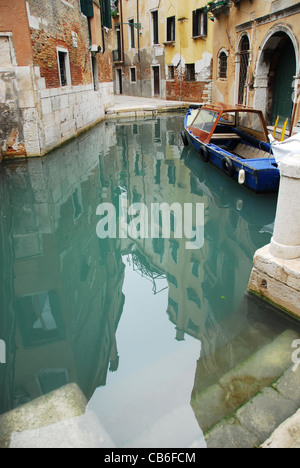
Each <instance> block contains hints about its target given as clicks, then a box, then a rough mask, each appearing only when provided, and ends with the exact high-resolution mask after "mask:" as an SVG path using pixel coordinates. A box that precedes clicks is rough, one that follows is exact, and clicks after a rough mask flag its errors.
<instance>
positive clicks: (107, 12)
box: [100, 0, 112, 29]
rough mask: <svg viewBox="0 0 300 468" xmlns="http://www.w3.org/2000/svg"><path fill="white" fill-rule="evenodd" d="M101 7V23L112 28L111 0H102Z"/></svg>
mask: <svg viewBox="0 0 300 468" xmlns="http://www.w3.org/2000/svg"><path fill="white" fill-rule="evenodd" d="M100 8H101V23H102V26H105V27H106V28H109V29H111V28H112V21H111V4H110V0H100Z"/></svg>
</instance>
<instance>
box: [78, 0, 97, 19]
mask: <svg viewBox="0 0 300 468" xmlns="http://www.w3.org/2000/svg"><path fill="white" fill-rule="evenodd" d="M80 8H81V12H82V13H83V14H84V15H85V16H86V17H87V18H93V16H94V8H93V0H80Z"/></svg>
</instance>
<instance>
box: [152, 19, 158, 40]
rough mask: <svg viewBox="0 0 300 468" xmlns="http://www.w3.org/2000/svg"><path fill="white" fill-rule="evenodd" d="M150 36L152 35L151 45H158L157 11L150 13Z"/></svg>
mask: <svg viewBox="0 0 300 468" xmlns="http://www.w3.org/2000/svg"><path fill="white" fill-rule="evenodd" d="M152 34H153V44H155V45H156V44H159V37H158V11H157V10H156V11H152Z"/></svg>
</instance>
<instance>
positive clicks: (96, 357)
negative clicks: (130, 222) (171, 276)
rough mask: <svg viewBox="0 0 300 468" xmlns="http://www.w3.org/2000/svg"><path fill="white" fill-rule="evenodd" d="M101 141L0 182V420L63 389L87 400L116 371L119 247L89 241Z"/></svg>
mask: <svg viewBox="0 0 300 468" xmlns="http://www.w3.org/2000/svg"><path fill="white" fill-rule="evenodd" d="M106 136H107V133H105V132H104V128H103V127H99V128H98V129H97V131H95V132H94V133H92V134H91V133H90V134H89V135H85V136H83V137H82V138H80V139H78V140H76V141H74V142H72V143H71V144H70V145H68V146H66V147H64V148H63V149H61V150H60V151H59V152H57V153H54V154H53V155H52V156H51V157H49V158H46V159H43V160H34V161H29V162H28V165H24V166H19V167H17V168H14V167H13V166H8V167H7V168H6V170H5V173H4V174H2V177H1V184H0V186H1V188H2V192H3V193H1V195H2V196H1V215H2V216H3V217H7V218H9V222H6V223H5V226H6V232H3V233H2V232H1V252H0V255H1V290H2V292H1V310H2V311H4V312H5V313H4V314H3V313H2V314H1V318H0V321H1V332H3V333H4V335H5V336H4V337H3V338H5V340H6V343H7V352H8V354H7V365H6V366H5V367H4V366H2V368H1V374H0V378H1V390H0V392H1V398H0V402H1V404H0V411H1V412H3V411H7V410H9V409H11V408H13V407H15V406H18V405H20V404H22V403H25V402H27V401H29V400H31V399H33V398H36V397H38V396H40V395H41V394H45V393H48V392H49V391H51V390H53V389H55V388H58V387H60V386H62V385H64V384H66V383H69V382H77V383H78V385H79V386H80V387H81V389H82V390H83V391H84V393H85V394H86V396H87V398H90V397H91V395H92V394H93V392H94V390H95V388H96V387H99V386H100V385H104V384H105V382H106V374H107V371H108V368H110V370H112V371H115V370H116V369H117V367H118V351H117V345H116V339H115V332H116V329H117V326H118V322H119V319H120V316H121V313H122V310H123V304H124V296H123V293H122V285H123V279H124V265H123V263H122V260H121V251H120V245H119V243H118V242H117V241H113V240H109V241H108V242H105V245H104V241H103V242H102V241H100V240H99V239H98V238H97V236H96V235H95V226H96V219H95V207H96V206H97V205H98V203H99V193H100V171H99V151H100V150H99V148H101V150H102V149H103V142H105V141H106ZM57 158H60V161H59V163H58V162H57ZM2 182H3V183H5V187H3V184H2ZM91 187H92V189H91ZM6 221H7V219H6ZM1 225H4V224H3V223H1ZM9 265H13V270H12V269H11V268H10V266H9Z"/></svg>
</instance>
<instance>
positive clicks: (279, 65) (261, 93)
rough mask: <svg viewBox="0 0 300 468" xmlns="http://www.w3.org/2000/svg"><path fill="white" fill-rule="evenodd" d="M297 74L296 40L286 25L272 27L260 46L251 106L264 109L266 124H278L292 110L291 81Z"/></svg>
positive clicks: (290, 113) (292, 81)
mask: <svg viewBox="0 0 300 468" xmlns="http://www.w3.org/2000/svg"><path fill="white" fill-rule="evenodd" d="M296 75H297V43H296V40H295V38H294V37H293V35H292V33H291V32H290V31H289V30H288V28H286V27H284V26H281V28H276V29H274V30H272V31H271V32H270V33H269V35H268V36H267V38H266V39H265V41H264V43H263V44H262V46H261V51H260V54H259V57H258V61H257V66H256V73H255V85H254V87H255V98H254V106H255V107H256V108H257V109H260V110H262V111H263V112H264V114H265V118H266V121H267V124H268V125H272V124H274V123H275V121H276V119H277V117H279V119H280V120H279V125H282V124H283V122H284V121H285V120H286V119H287V118H288V119H289V123H290V122H291V117H292V112H293V93H294V89H293V85H294V79H295V76H296Z"/></svg>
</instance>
